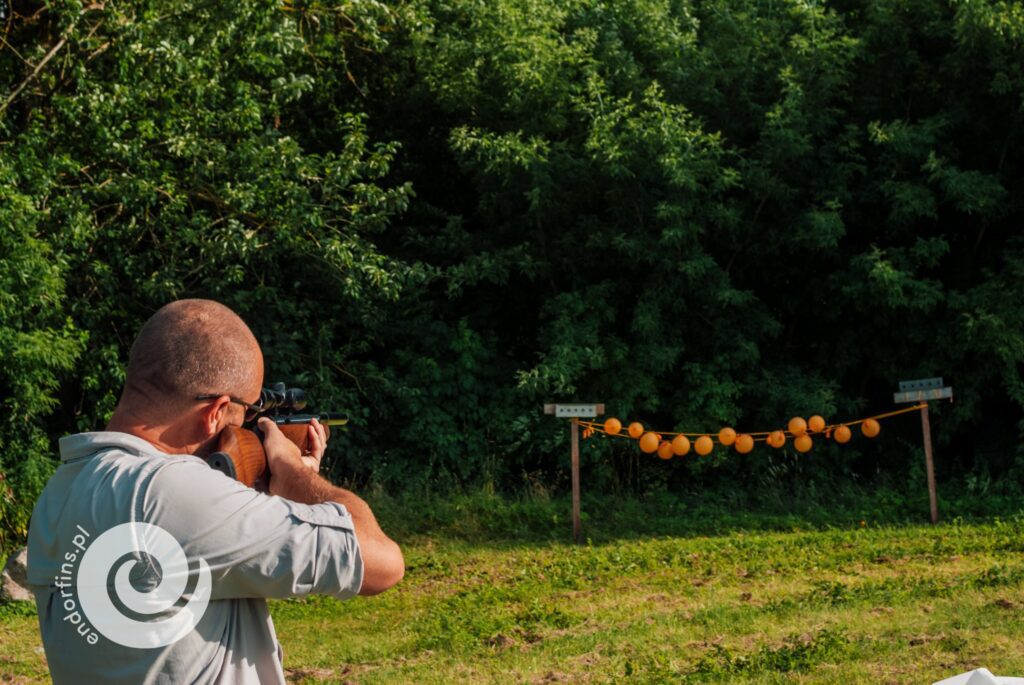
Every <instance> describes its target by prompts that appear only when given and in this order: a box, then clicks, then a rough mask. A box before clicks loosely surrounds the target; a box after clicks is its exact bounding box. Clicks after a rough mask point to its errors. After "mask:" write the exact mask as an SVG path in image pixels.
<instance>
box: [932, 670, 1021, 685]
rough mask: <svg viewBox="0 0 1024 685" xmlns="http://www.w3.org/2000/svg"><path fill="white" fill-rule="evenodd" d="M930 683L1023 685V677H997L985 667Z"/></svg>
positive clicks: (945, 684)
mask: <svg viewBox="0 0 1024 685" xmlns="http://www.w3.org/2000/svg"><path fill="white" fill-rule="evenodd" d="M932 685H1024V678H997V677H996V676H994V675H992V673H990V672H989V670H988V669H987V668H979V669H977V670H974V671H970V672H968V673H961V674H960V675H957V676H953V677H952V678H946V679H945V680H939V681H936V682H934V683H932Z"/></svg>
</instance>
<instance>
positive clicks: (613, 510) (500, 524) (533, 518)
mask: <svg viewBox="0 0 1024 685" xmlns="http://www.w3.org/2000/svg"><path fill="white" fill-rule="evenodd" d="M369 499H370V503H371V505H372V506H373V508H374V511H376V512H377V515H378V518H379V519H380V520H381V524H382V526H383V528H384V530H386V531H388V532H389V533H390V534H391V535H393V536H394V537H396V538H398V539H405V540H411V539H416V538H423V537H431V538H439V539H445V540H456V541H462V542H467V543H472V544H487V545H488V546H498V547H503V546H517V545H521V544H536V543H568V542H571V541H572V518H571V511H572V505H571V500H570V499H569V497H568V496H561V497H545V496H536V495H520V496H506V495H497V494H492V493H486V492H483V491H477V492H470V493H462V494H452V493H447V494H444V495H438V494H436V493H418V494H412V493H408V494H402V495H397V496H390V495H385V494H383V493H379V492H378V493H373V494H371V495H370V496H369ZM939 502H940V515H941V516H942V518H941V520H944V521H952V520H954V519H959V520H961V521H964V522H984V521H989V520H992V519H994V518H998V517H1001V518H1013V517H1016V516H1021V515H1024V504H1022V500H1021V499H1020V498H1018V497H1012V496H1005V497H999V496H990V497H986V498H973V497H964V496H962V495H959V494H958V493H956V492H947V493H940V498H939ZM581 510H582V522H583V537H584V539H585V540H586V541H589V542H591V543H594V544H601V543H606V542H612V541H616V540H635V539H641V538H650V537H700V536H717V535H726V534H729V533H731V532H734V531H750V532H753V531H762V532H769V531H796V530H799V531H808V530H824V529H835V528H839V529H849V528H860V527H876V526H883V525H884V526H903V525H921V524H926V523H928V521H929V518H928V501H927V496H926V495H925V496H924V497H923V498H920V497H915V498H910V497H908V496H907V495H906V494H905V493H900V492H897V491H895V490H892V489H879V490H875V491H869V490H864V491H847V492H845V493H837V494H832V495H829V496H821V497H818V498H813V499H812V498H808V497H787V496H786V495H785V494H784V493H775V494H772V495H769V496H753V495H751V494H749V493H742V492H729V493H699V494H696V493H688V494H681V495H679V494H672V493H658V494H656V495H649V496H645V497H618V496H595V495H588V496H585V497H584V498H583V501H582V505H581Z"/></svg>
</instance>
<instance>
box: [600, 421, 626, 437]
mask: <svg viewBox="0 0 1024 685" xmlns="http://www.w3.org/2000/svg"><path fill="white" fill-rule="evenodd" d="M621 430H622V422H621V421H619V420H618V419H608V420H607V421H605V422H604V432H605V433H607V434H608V435H618V434H619V431H621Z"/></svg>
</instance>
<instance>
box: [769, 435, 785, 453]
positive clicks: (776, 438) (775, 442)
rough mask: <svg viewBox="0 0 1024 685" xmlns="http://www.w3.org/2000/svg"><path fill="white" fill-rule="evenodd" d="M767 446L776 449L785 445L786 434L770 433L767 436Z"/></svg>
mask: <svg viewBox="0 0 1024 685" xmlns="http://www.w3.org/2000/svg"><path fill="white" fill-rule="evenodd" d="M768 444H769V445H771V446H772V447H775V448H776V449H777V448H779V447H782V446H783V445H785V444H786V434H785V433H784V432H782V431H772V432H771V435H769V436H768Z"/></svg>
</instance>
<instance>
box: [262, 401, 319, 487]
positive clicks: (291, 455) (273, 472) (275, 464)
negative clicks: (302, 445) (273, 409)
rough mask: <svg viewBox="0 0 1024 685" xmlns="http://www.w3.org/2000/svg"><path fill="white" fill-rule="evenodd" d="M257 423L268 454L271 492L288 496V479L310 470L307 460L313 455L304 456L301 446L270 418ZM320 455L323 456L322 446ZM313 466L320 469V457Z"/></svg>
mask: <svg viewBox="0 0 1024 685" xmlns="http://www.w3.org/2000/svg"><path fill="white" fill-rule="evenodd" d="M257 425H259V427H260V431H262V432H263V451H264V452H266V454H267V469H268V470H269V471H270V485H269V488H268V489H269V491H270V494H271V495H281V496H283V497H287V496H288V492H289V490H290V488H289V487H288V486H289V483H288V482H287V481H289V480H292V479H294V478H295V477H296V475H297V474H298V473H300V472H303V471H308V470H309V468H310V466H311V465H310V464H309V463H308V462H307V461H306V460H307V459H311V457H303V456H302V452H301V450H299V446H298V445H296V444H295V443H294V442H292V441H291V440H289V439H288V438H286V437H285V436H284V433H282V432H281V429H280V428H278V427H277V424H276V423H274V422H273V421H271V420H270V419H268V418H266V417H263V418H261V419H260V420H259V422H258V424H257ZM322 428H323V427H322V426H321V429H322ZM320 456H323V448H322V447H321V448H320ZM312 468H313V470H314V471H317V470H319V469H320V459H319V457H318V458H316V460H315V464H313V465H312Z"/></svg>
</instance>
